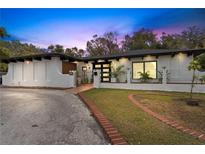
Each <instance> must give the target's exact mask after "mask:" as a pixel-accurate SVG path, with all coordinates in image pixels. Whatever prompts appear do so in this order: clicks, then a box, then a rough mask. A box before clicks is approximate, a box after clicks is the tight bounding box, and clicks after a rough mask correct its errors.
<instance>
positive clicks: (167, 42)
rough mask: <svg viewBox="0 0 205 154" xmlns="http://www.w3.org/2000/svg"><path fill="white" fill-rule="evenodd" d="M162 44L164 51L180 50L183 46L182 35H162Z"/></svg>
mask: <svg viewBox="0 0 205 154" xmlns="http://www.w3.org/2000/svg"><path fill="white" fill-rule="evenodd" d="M160 42H161V43H160V44H161V48H162V49H180V48H183V46H182V38H181V36H180V34H166V33H164V32H163V33H162V36H161V37H160Z"/></svg>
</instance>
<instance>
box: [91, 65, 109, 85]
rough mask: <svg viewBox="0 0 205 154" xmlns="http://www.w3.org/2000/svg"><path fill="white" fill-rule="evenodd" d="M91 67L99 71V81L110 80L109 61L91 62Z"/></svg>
mask: <svg viewBox="0 0 205 154" xmlns="http://www.w3.org/2000/svg"><path fill="white" fill-rule="evenodd" d="M93 69H99V70H100V72H101V82H110V79H111V62H99V63H93Z"/></svg>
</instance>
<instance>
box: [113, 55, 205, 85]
mask: <svg viewBox="0 0 205 154" xmlns="http://www.w3.org/2000/svg"><path fill="white" fill-rule="evenodd" d="M192 59H193V56H187V54H183V53H179V54H176V55H175V56H173V57H172V56H171V55H163V56H158V57H156V56H149V55H148V56H145V57H144V58H141V57H139V58H131V59H128V58H121V59H119V60H110V61H111V66H112V67H114V68H116V67H118V66H120V65H123V66H124V71H125V72H127V70H128V69H129V70H131V73H132V63H133V62H141V61H157V71H158V72H157V73H158V77H159V76H160V74H159V71H160V72H162V71H163V67H166V69H167V70H168V73H169V76H168V81H167V82H170V83H190V82H191V80H192V74H193V73H192V71H189V70H188V66H189V63H190V62H191V60H192ZM126 74H127V73H125V74H124V75H121V77H120V80H121V81H120V82H125V81H127V77H126ZM202 75H205V72H199V71H196V76H198V77H200V76H202ZM131 82H139V81H138V80H134V79H132V75H131Z"/></svg>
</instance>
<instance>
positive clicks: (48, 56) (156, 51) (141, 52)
mask: <svg viewBox="0 0 205 154" xmlns="http://www.w3.org/2000/svg"><path fill="white" fill-rule="evenodd" d="M179 52H182V53H187V54H189V55H191V54H193V55H195V56H196V55H199V54H201V53H205V49H154V50H150V49H143V50H132V51H128V52H122V53H117V54H112V55H105V56H91V57H82V58H79V57H72V56H68V55H65V54H60V53H45V54H35V55H28V56H19V57H10V58H2V59H0V60H1V61H2V62H7V63H8V62H15V61H24V60H32V59H35V60H40V59H41V58H45V59H51V57H60V58H61V59H63V60H70V61H95V60H98V59H104V60H108V59H119V58H122V57H124V58H133V57H143V56H146V55H153V56H159V55H174V54H176V53H179Z"/></svg>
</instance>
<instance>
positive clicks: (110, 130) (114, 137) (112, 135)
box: [78, 93, 128, 145]
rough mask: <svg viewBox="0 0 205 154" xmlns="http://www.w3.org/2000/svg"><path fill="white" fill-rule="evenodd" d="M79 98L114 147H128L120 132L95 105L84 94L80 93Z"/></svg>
mask: <svg viewBox="0 0 205 154" xmlns="http://www.w3.org/2000/svg"><path fill="white" fill-rule="evenodd" d="M78 96H79V97H80V99H81V100H82V102H84V103H85V105H86V106H87V107H88V108H89V110H90V111H91V113H92V114H93V116H94V117H95V119H96V120H97V122H98V123H99V124H100V126H101V127H102V128H103V130H104V132H105V134H106V135H107V137H108V138H109V140H110V141H111V143H112V144H113V145H128V143H127V142H126V141H125V139H124V138H123V137H122V136H121V134H120V133H119V132H118V130H117V129H116V128H115V127H114V126H113V125H112V124H111V123H110V121H109V120H108V119H107V118H106V117H105V116H104V115H103V114H102V113H101V112H100V111H99V110H98V108H97V107H96V106H95V105H94V103H93V102H92V101H90V100H88V99H87V98H85V97H84V95H83V94H82V93H78Z"/></svg>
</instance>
